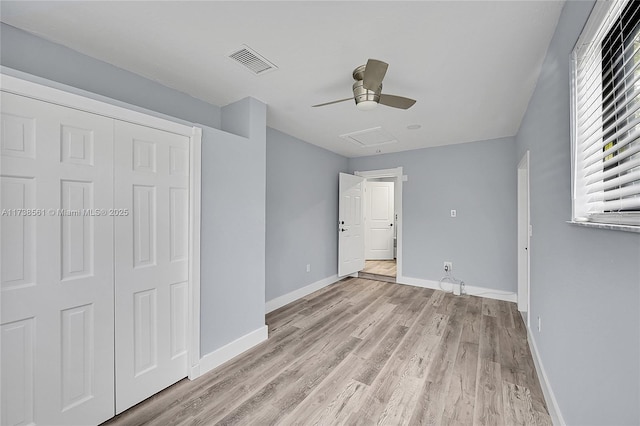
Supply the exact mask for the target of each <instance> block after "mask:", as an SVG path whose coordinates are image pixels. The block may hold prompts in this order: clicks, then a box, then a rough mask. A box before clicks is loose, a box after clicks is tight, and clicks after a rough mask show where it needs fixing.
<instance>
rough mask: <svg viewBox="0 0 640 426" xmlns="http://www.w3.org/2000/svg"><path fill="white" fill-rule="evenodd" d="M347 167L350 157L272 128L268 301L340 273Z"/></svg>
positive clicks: (269, 143)
mask: <svg viewBox="0 0 640 426" xmlns="http://www.w3.org/2000/svg"><path fill="white" fill-rule="evenodd" d="M347 170H348V160H347V159H346V158H345V157H342V156H340V155H338V154H334V153H332V152H329V151H326V150H324V149H322V148H318V147H317V146H314V145H311V144H308V143H306V142H303V141H301V140H299V139H296V138H294V137H293V136H289V135H287V134H284V133H282V132H279V131H277V130H274V129H271V128H268V129H267V250H266V253H267V264H266V267H267V269H266V274H267V277H266V300H267V301H269V300H272V299H274V298H276V297H278V296H282V295H284V294H287V293H290V292H292V291H295V290H297V289H299V288H301V287H304V286H306V285H309V284H312V283H314V282H316V281H319V280H322V279H324V278H327V277H331V276H333V275H335V274H336V273H337V268H338V233H337V223H338V173H339V172H346V171H347ZM307 264H310V265H311V272H306V265H307Z"/></svg>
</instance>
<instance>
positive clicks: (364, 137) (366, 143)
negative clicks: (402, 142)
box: [340, 127, 398, 148]
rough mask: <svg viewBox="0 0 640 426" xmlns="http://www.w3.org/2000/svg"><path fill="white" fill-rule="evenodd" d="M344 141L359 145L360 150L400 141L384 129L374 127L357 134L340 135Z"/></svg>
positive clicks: (359, 131)
mask: <svg viewBox="0 0 640 426" xmlns="http://www.w3.org/2000/svg"><path fill="white" fill-rule="evenodd" d="M340 137H341V138H342V139H345V140H348V141H349V142H351V143H354V144H356V145H358V146H359V147H360V148H368V147H372V146H380V145H387V144H390V143H395V142H398V140H397V139H396V138H395V137H394V136H393V135H392V134H391V133H389V132H387V131H386V130H384V129H383V128H382V127H373V128H371V129H365V130H358V131H356V132H351V133H345V134H344V135H340Z"/></svg>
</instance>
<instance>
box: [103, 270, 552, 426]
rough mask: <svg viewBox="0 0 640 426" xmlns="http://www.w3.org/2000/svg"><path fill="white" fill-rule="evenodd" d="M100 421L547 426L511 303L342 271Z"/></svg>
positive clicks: (522, 330)
mask: <svg viewBox="0 0 640 426" xmlns="http://www.w3.org/2000/svg"><path fill="white" fill-rule="evenodd" d="M266 320H267V324H268V325H269V339H268V341H266V342H264V343H262V344H260V345H259V346H257V347H255V348H253V349H251V350H250V351H248V352H246V353H244V354H243V355H241V356H239V357H237V358H234V359H233V360H231V361H229V362H228V363H226V364H224V365H222V366H220V367H219V368H217V369H215V370H213V371H211V372H210V373H208V374H206V375H204V376H202V377H200V378H199V379H197V380H194V381H192V382H191V381H188V380H186V379H185V380H182V381H180V382H178V383H177V384H175V385H173V386H172V387H170V388H168V389H166V390H164V391H162V392H160V393H159V394H157V395H155V396H153V397H152V398H150V399H148V400H147V401H144V402H142V403H140V404H138V405H137V406H135V407H133V408H132V409H130V410H128V411H126V412H124V413H122V414H121V415H119V416H117V417H116V418H114V419H112V420H111V421H109V422H107V423H105V425H110V426H113V425H214V424H219V425H315V424H325V425H334V424H348V425H374V424H389V425H405V424H406V425H419V424H429V425H471V424H474V425H518V424H522V425H525V424H526V425H533V424H540V425H550V424H551V419H550V418H549V414H548V411H547V407H546V404H545V401H544V398H543V395H542V391H541V389H540V385H539V383H538V379H537V375H536V372H535V368H534V365H533V360H532V358H531V353H530V351H529V347H528V343H527V338H526V330H525V327H524V324H523V322H522V320H521V317H520V315H519V313H518V312H517V310H516V305H515V304H513V303H507V302H501V301H495V300H490V299H482V298H479V297H473V296H458V297H456V296H453V295H451V294H445V293H443V292H441V291H435V290H430V289H423V288H417V287H411V286H404V285H399V284H390V283H385V282H380V281H373V280H366V279H362V278H348V279H345V280H342V281H340V282H338V283H335V284H333V285H331V286H328V287H326V288H324V289H322V290H320V291H318V292H316V293H313V294H311V295H309V296H307V297H305V298H303V299H299V300H297V301H295V302H293V303H291V304H289V305H287V306H284V307H282V308H280V309H278V310H277V311H274V312H272V313H270V314H268V315H267V319H266Z"/></svg>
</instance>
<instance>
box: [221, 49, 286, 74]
mask: <svg viewBox="0 0 640 426" xmlns="http://www.w3.org/2000/svg"><path fill="white" fill-rule="evenodd" d="M229 58H231V59H233V60H234V61H236V62H237V63H239V64H240V65H244V66H245V67H246V68H247V69H248V70H249V71H251V72H252V73H254V74H255V75H262V74H266V73H268V72H270V71H274V70H277V69H278V67H277V66H275V65H274V64H273V63H272V62H270V61H268V60H267V59H266V58H265V57H264V56H262V55H261V54H259V53H258V52H256V51H255V50H253V49H252V48H250V47H249V46H247V45H246V44H243V45H242V47H241V48H240V49H238V50H236V51H234V52H233V53H230V54H229Z"/></svg>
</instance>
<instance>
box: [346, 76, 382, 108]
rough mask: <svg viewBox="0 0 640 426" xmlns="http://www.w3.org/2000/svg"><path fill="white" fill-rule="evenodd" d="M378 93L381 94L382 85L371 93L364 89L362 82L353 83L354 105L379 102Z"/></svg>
mask: <svg viewBox="0 0 640 426" xmlns="http://www.w3.org/2000/svg"><path fill="white" fill-rule="evenodd" d="M380 92H382V84H381V85H380V87H378V90H376V91H373V90H367V89H365V88H364V86H363V82H362V80H358V81H356V82H355V83H353V98H354V99H355V101H356V105H358V104H359V103H360V102H364V101H374V102H376V103H377V102H380Z"/></svg>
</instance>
